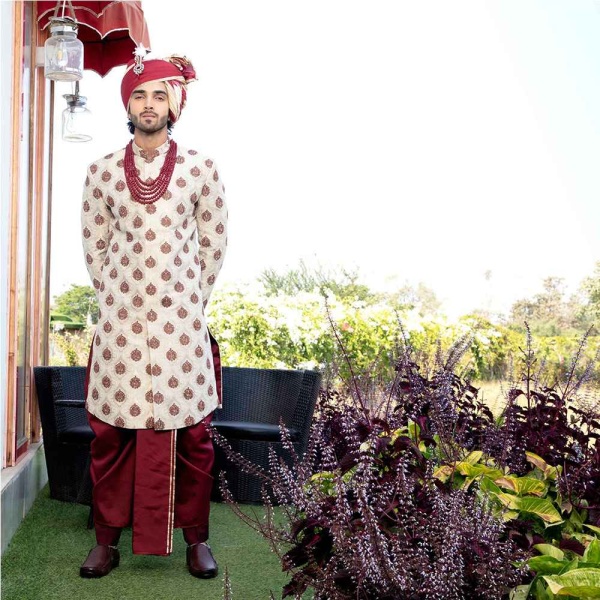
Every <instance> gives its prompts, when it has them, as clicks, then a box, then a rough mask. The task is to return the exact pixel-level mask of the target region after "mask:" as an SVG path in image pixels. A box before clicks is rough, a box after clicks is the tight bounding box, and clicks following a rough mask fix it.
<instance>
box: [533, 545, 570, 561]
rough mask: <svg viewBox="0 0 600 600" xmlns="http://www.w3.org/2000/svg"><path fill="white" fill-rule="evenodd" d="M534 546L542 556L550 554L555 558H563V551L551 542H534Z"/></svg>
mask: <svg viewBox="0 0 600 600" xmlns="http://www.w3.org/2000/svg"><path fill="white" fill-rule="evenodd" d="M534 548H535V549H536V550H537V551H538V552H539V553H540V554H543V555H544V556H552V557H553V558H556V560H563V559H564V558H565V553H564V552H563V551H562V550H561V549H560V548H557V547H556V546H553V545H552V544H536V545H535V546H534Z"/></svg>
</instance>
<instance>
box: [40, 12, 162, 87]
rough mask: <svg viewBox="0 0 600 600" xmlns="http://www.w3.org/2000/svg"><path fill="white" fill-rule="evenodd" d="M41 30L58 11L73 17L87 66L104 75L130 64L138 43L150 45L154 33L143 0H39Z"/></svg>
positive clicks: (86, 67)
mask: <svg viewBox="0 0 600 600" xmlns="http://www.w3.org/2000/svg"><path fill="white" fill-rule="evenodd" d="M37 5H38V23H39V26H40V29H42V30H43V29H45V28H46V27H48V26H49V24H50V19H51V18H52V17H54V16H55V14H56V13H58V16H62V14H61V13H63V11H64V15H65V16H73V13H72V12H71V7H72V8H73V12H74V13H75V14H74V17H75V19H76V21H77V24H78V26H79V30H78V32H77V37H78V38H79V39H80V40H81V42H82V43H83V47H84V56H83V68H84V69H91V70H92V71H95V72H96V73H98V74H99V75H100V76H101V77H104V76H105V75H106V74H107V73H108V72H109V71H110V70H111V69H113V68H114V67H118V66H120V65H125V64H127V63H128V62H129V61H130V60H131V59H132V58H133V52H134V50H135V49H136V48H137V47H138V46H144V47H145V48H147V49H148V48H150V36H149V34H148V27H147V25H146V19H145V18H144V11H143V10H142V3H141V1H139V2H135V1H131V0H114V1H112V2H91V1H90V2H88V1H85V0H71V2H66V1H65V0H58V1H57V0H52V1H39V2H38V3H37Z"/></svg>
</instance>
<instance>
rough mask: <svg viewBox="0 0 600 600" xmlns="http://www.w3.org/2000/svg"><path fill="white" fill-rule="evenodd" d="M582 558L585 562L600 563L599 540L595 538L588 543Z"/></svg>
mask: <svg viewBox="0 0 600 600" xmlns="http://www.w3.org/2000/svg"><path fill="white" fill-rule="evenodd" d="M583 560H585V561H587V562H595V563H600V540H599V539H595V540H592V541H591V542H590V545H589V546H588V547H587V548H586V549H585V552H584V554H583Z"/></svg>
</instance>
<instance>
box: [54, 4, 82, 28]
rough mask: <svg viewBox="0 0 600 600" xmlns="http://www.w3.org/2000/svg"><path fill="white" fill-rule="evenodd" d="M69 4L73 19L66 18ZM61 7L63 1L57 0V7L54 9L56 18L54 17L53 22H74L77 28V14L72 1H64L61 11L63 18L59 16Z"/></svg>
mask: <svg viewBox="0 0 600 600" xmlns="http://www.w3.org/2000/svg"><path fill="white" fill-rule="evenodd" d="M67 4H68V5H69V11H70V13H71V17H65V9H66V7H67ZM60 7H61V1H60V0H57V2H56V7H55V9H54V16H53V17H52V19H51V20H57V21H61V20H62V21H64V20H66V21H67V22H69V21H71V20H72V21H73V23H74V24H75V27H77V13H76V12H75V9H74V8H73V2H72V1H71V0H62V11H61V13H62V14H61V16H60V17H59V16H58V9H59V8H60Z"/></svg>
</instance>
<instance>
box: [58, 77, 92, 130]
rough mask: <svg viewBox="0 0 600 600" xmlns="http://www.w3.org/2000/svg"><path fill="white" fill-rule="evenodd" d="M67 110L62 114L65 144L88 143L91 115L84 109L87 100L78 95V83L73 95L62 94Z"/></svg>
mask: <svg viewBox="0 0 600 600" xmlns="http://www.w3.org/2000/svg"><path fill="white" fill-rule="evenodd" d="M63 98H64V99H65V100H66V101H67V108H65V110H63V113H62V139H63V140H65V141H66V142H89V141H90V140H91V139H92V125H93V123H92V113H91V112H90V111H89V110H88V109H87V108H86V106H85V105H86V102H87V98H86V97H85V96H80V95H79V82H78V81H77V82H76V83H75V93H74V94H64V95H63Z"/></svg>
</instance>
